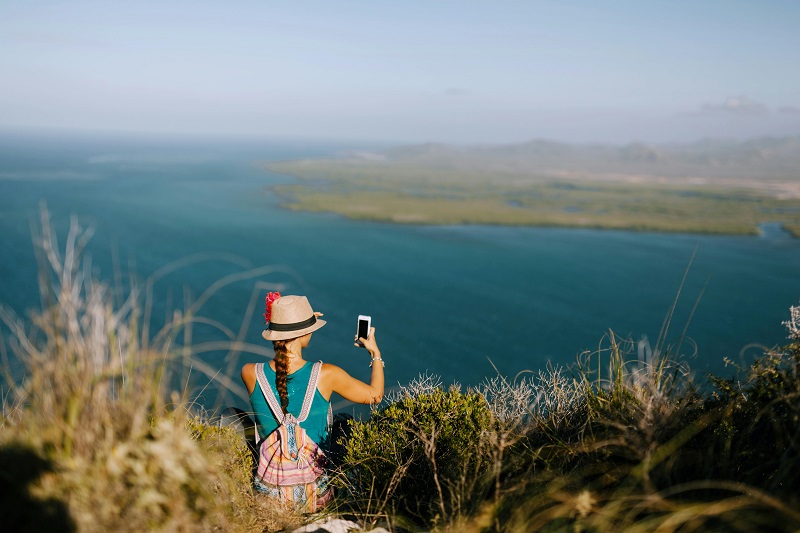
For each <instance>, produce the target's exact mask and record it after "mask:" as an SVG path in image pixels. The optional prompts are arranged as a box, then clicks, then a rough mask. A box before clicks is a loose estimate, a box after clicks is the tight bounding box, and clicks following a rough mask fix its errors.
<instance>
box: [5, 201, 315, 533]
mask: <svg viewBox="0 0 800 533" xmlns="http://www.w3.org/2000/svg"><path fill="white" fill-rule="evenodd" d="M42 215H43V220H42V230H43V235H42V237H41V239H40V240H39V245H40V246H39V248H38V257H39V259H40V263H41V269H40V290H41V296H42V302H43V303H42V308H41V310H39V311H37V312H34V313H33V314H32V317H31V319H30V321H25V320H22V319H21V318H19V317H18V316H16V315H15V314H14V313H13V312H12V311H11V310H9V309H7V308H5V307H0V324H1V325H2V328H1V329H0V334H2V339H0V340H1V341H2V342H0V350H2V352H1V353H0V355H2V357H3V360H4V361H6V363H7V362H8V361H9V360H10V359H11V358H12V357H13V358H15V359H16V360H17V361H19V362H21V363H22V365H23V367H24V373H23V375H21V376H12V375H7V376H6V380H5V382H6V384H7V385H9V386H10V389H9V390H5V391H4V394H3V398H2V417H0V479H2V484H3V489H2V491H3V498H2V499H0V514H2V516H3V521H4V528H8V530H9V531H24V530H32V531H35V530H39V529H43V528H49V529H54V530H59V531H62V530H63V531H71V530H75V531H151V530H155V531H211V530H220V531H265V530H266V531H277V530H279V529H282V528H283V527H286V526H290V525H292V524H298V523H300V522H302V520H303V519H302V517H299V516H297V515H296V514H295V513H293V512H292V511H291V510H288V509H282V508H281V507H280V506H276V505H274V503H273V502H268V501H265V500H264V499H263V498H260V497H257V496H256V495H254V494H253V491H252V489H251V484H250V476H251V458H250V452H249V450H248V448H247V446H246V444H245V443H244V441H243V439H242V438H241V437H240V436H239V435H238V434H237V433H236V432H235V431H233V430H232V429H230V428H218V427H215V426H214V425H213V424H211V423H210V422H211V421H210V420H209V418H208V417H207V416H206V415H205V414H204V411H203V409H202V408H201V406H199V405H196V404H195V403H194V402H193V401H192V399H191V398H188V397H186V395H185V394H184V393H183V392H182V391H181V389H173V388H172V387H171V385H170V384H172V383H175V379H174V377H175V375H176V374H177V373H180V367H181V365H183V364H185V362H186V351H185V349H184V347H181V346H179V343H178V342H177V340H178V339H179V338H180V335H181V332H182V330H184V328H185V327H186V324H187V323H188V322H189V321H191V320H192V317H191V316H190V315H187V314H183V315H179V314H176V318H175V320H174V321H173V322H170V323H167V324H165V325H164V326H163V328H162V329H161V330H160V331H159V332H155V333H154V334H153V335H152V336H147V335H145V334H144V333H143V326H142V324H143V323H144V322H145V319H144V317H145V316H147V313H146V312H145V310H144V309H143V308H142V300H143V295H144V294H145V293H146V292H147V291H146V290H139V289H138V288H137V287H136V286H132V287H130V288H129V290H128V291H127V296H126V298H124V299H123V300H122V301H118V300H119V299H118V298H117V297H116V296H117V291H115V290H111V289H110V288H109V287H108V286H106V285H104V284H102V283H99V282H97V281H95V280H94V279H92V277H91V276H90V272H91V265H90V263H89V262H88V261H82V260H81V251H82V249H83V246H84V245H85V243H86V241H87V240H88V238H89V237H90V233H89V232H84V231H81V230H80V229H79V228H78V226H77V223H74V224H73V225H72V226H71V229H70V233H69V235H68V238H67V243H66V245H65V248H64V250H63V251H60V250H59V249H58V248H57V245H56V239H55V236H54V234H53V232H52V230H51V229H50V225H49V221H48V219H47V213H46V212H43V214H42ZM7 366H9V365H8V364H7Z"/></svg>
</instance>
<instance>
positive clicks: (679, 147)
mask: <svg viewBox="0 0 800 533" xmlns="http://www.w3.org/2000/svg"><path fill="white" fill-rule="evenodd" d="M375 156H379V157H380V158H381V159H383V160H384V161H386V162H392V163H397V164H414V165H422V166H426V167H446V168H464V169H466V168H469V169H473V170H488V171H493V172H508V173H512V174H518V173H532V172H533V173H543V174H555V175H564V174H567V175H569V174H576V173H577V174H595V175H597V174H608V175H614V174H623V175H637V174H641V175H645V176H660V177H684V178H692V177H700V178H704V177H705V178H746V179H779V180H783V179H787V180H800V137H782V138H773V137H763V138H758V139H751V140H747V141H728V140H716V139H710V140H703V141H699V142H695V143H690V144H658V145H653V144H643V143H632V144H627V145H624V146H618V145H617V146H615V145H603V144H588V145H581V144H568V143H562V142H556V141H550V140H533V141H530V142H525V143H517V144H505V145H476V146H456V145H449V144H442V143H426V144H418V145H409V146H400V147H396V148H391V149H388V150H385V151H383V152H381V153H380V154H371V157H370V158H374V157H375Z"/></svg>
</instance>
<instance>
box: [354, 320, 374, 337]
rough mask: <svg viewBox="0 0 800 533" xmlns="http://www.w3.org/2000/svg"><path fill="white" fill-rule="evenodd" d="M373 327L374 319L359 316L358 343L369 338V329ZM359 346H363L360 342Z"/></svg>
mask: <svg viewBox="0 0 800 533" xmlns="http://www.w3.org/2000/svg"><path fill="white" fill-rule="evenodd" d="M370 326H372V317H370V316H367V315H358V327H357V328H356V342H358V339H361V338H364V339H366V338H367V337H369V328H370ZM359 344H361V343H360V342H359Z"/></svg>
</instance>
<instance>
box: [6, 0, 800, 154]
mask: <svg viewBox="0 0 800 533" xmlns="http://www.w3.org/2000/svg"><path fill="white" fill-rule="evenodd" d="M17 127H26V128H28V127H48V128H49V127H59V128H73V127H74V128H82V129H101V130H106V129H111V130H133V131H157V132H192V133H221V134H258V135H270V136H301V137H314V138H337V139H365V140H370V139H373V140H397V141H433V140H439V141H454V142H506V141H523V140H528V139H532V138H552V139H560V140H568V141H581V142H586V141H592V142H594V141H600V142H602V141H610V142H628V141H632V140H643V141H668V140H694V139H698V138H702V137H709V136H715V137H716V136H733V137H752V136H759V135H766V134H772V135H785V134H793V135H797V134H800V1H794V0H786V1H777V0H773V1H770V0H753V1H751V2H744V1H737V0H719V1H703V0H687V1H682V0H668V1H659V0H648V1H643V0H631V1H614V0H604V1H569V0H564V1H538V0H528V1H504V0H486V1H481V2H477V1H455V0H453V1H435V0H404V1H400V0H397V1H388V0H371V1H366V0H364V1H341V0H320V1H302V0H299V1H298V0H293V1H281V2H275V1H268V0H257V1H227V2H224V1H220V0H217V1H213V2H212V1H204V0H192V1H173V0H159V1H150V0H136V1H128V2H117V1H113V0H103V1H98V2H88V1H83V0H78V1H69V2H66V1H41V0H0V128H3V129H8V128H17Z"/></svg>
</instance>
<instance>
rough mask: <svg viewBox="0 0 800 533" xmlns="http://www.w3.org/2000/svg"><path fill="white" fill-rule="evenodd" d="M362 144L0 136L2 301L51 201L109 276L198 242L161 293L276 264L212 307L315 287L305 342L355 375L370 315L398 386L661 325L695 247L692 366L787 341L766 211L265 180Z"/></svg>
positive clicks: (799, 294) (570, 352) (59, 223)
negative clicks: (358, 201) (406, 207)
mask: <svg viewBox="0 0 800 533" xmlns="http://www.w3.org/2000/svg"><path fill="white" fill-rule="evenodd" d="M355 147H356V146H354V145H353V146H348V145H343V144H339V145H336V144H332V143H323V142H299V141H294V142H291V141H279V140H274V141H262V142H258V143H256V142H252V141H248V142H234V141H217V142H211V141H203V140H194V141H176V140H163V139H162V140H155V139H132V138H121V137H111V138H109V137H106V138H89V137H81V138H73V139H67V138H58V137H56V136H49V137H42V136H30V135H29V136H20V135H16V136H12V135H8V134H6V135H3V136H0V238H1V239H2V243H3V252H2V256H0V279H2V282H0V301H2V302H3V303H4V304H6V305H8V306H10V307H12V308H13V309H15V310H17V311H18V312H24V311H25V310H26V309H29V308H31V307H35V306H36V304H37V302H38V292H37V289H36V285H35V282H36V276H35V268H34V256H33V249H32V245H31V229H30V228H31V224H32V222H33V221H35V219H36V213H37V209H38V205H39V203H40V201H42V200H44V201H45V202H46V203H47V206H48V209H49V210H50V211H51V213H52V217H53V221H54V223H55V225H56V227H57V229H58V231H59V234H60V235H62V242H63V236H64V235H65V234H66V227H67V226H68V222H69V217H70V215H72V214H74V215H77V216H78V217H79V219H80V221H81V223H82V225H84V226H91V227H93V228H94V229H95V235H94V237H93V239H92V241H91V243H90V247H89V252H90V253H91V256H92V264H93V269H94V272H95V273H96V274H97V275H98V276H100V277H102V278H104V279H107V280H109V281H110V280H113V276H114V272H115V270H116V271H121V272H123V273H125V274H127V273H128V272H136V273H138V274H139V275H141V276H142V277H145V276H147V275H150V274H152V273H153V272H155V271H157V270H158V269H159V268H160V267H162V266H164V265H167V264H169V263H171V262H174V261H178V260H181V259H183V258H187V257H191V256H193V255H194V254H205V255H204V258H205V260H203V261H196V262H193V263H192V264H190V265H188V266H185V267H184V268H181V269H179V270H177V271H175V272H174V273H172V274H170V275H168V276H166V277H165V278H163V279H161V280H160V281H159V282H158V283H157V285H156V292H157V296H158V300H157V303H156V308H157V309H162V310H165V309H167V308H169V307H175V306H178V305H179V304H180V302H182V301H183V299H184V297H185V296H184V294H185V291H188V292H189V293H190V294H191V296H193V297H197V296H198V295H199V294H201V293H202V292H203V290H204V289H205V288H206V287H208V285H210V284H211V283H213V282H214V281H216V280H218V279H220V278H221V277H222V276H225V275H228V274H231V273H234V272H241V271H243V270H245V269H247V268H252V267H258V266H264V265H274V266H275V271H274V272H271V273H269V274H265V275H262V276H260V277H258V278H255V279H251V280H246V281H242V282H238V283H236V284H233V285H231V286H229V287H227V288H225V289H224V290H223V291H222V292H220V293H219V294H218V295H217V296H215V297H214V298H212V299H211V300H210V301H209V302H208V303H207V304H206V306H205V307H204V314H205V315H207V316H210V317H212V318H214V319H216V320H219V321H221V322H222V323H223V324H225V325H226V326H228V327H230V328H232V329H233V330H234V331H238V330H239V328H240V326H241V323H242V318H243V316H244V315H245V312H246V309H247V306H248V304H249V303H250V301H251V298H254V297H256V298H258V302H259V303H258V307H257V309H256V313H255V315H254V317H253V318H252V320H251V321H250V322H249V323H247V324H246V326H247V327H248V332H247V334H246V336H245V340H246V341H248V342H254V343H262V342H263V341H262V340H261V337H260V330H261V326H262V318H261V316H260V313H261V312H263V311H262V309H261V305H262V304H261V302H263V295H264V293H265V292H266V290H267V288H268V287H270V286H275V285H276V284H280V285H281V286H282V287H283V291H282V292H284V293H285V294H286V293H302V294H307V295H308V296H309V298H310V300H311V302H312V305H313V306H314V307H315V308H316V309H317V310H320V311H322V312H324V313H325V318H326V319H327V320H328V326H326V327H325V328H323V329H322V330H320V331H319V332H317V333H315V335H314V339H313V340H312V343H311V346H310V348H309V349H310V355H311V357H312V358H320V359H323V360H325V361H329V362H334V363H337V364H339V365H341V366H343V367H345V368H346V369H347V370H348V371H350V372H351V373H352V374H354V375H356V376H358V377H361V378H362V379H366V378H367V376H368V370H369V369H368V367H367V363H368V360H367V356H366V354H365V352H363V350H358V349H356V348H354V347H353V346H352V341H351V339H352V336H353V333H354V331H355V323H356V317H357V316H358V315H359V314H370V315H372V317H373V324H374V325H375V326H376V328H377V336H378V340H379V342H380V345H381V349H382V351H383V355H384V359H385V360H386V370H387V380H388V384H390V385H393V384H397V383H405V382H407V381H408V380H409V379H411V378H413V377H415V376H417V375H418V374H419V373H424V372H428V373H432V374H436V375H439V376H441V377H442V380H443V381H444V382H445V383H449V382H453V381H458V382H460V383H462V384H465V385H471V384H477V383H479V382H480V381H481V380H482V379H483V378H485V377H487V376H488V377H491V376H494V375H495V373H496V372H495V369H494V367H493V365H494V366H496V367H497V369H498V370H499V371H500V372H502V373H503V374H505V375H508V376H513V375H515V374H516V373H517V372H520V371H523V370H538V369H541V368H544V367H545V366H546V365H547V364H548V362H552V363H554V364H561V365H568V364H572V363H574V362H575V360H576V356H577V355H578V354H579V353H580V352H582V351H584V350H593V349H596V348H597V346H598V343H599V342H600V341H601V339H602V338H603V336H604V335H605V334H606V333H607V332H608V331H609V330H610V329H611V330H614V332H615V333H616V334H618V335H621V336H631V337H633V338H634V339H637V340H638V339H639V338H641V337H642V336H643V335H647V336H648V337H649V339H650V340H651V342H655V339H656V337H657V336H658V333H659V330H660V328H661V325H662V322H663V320H664V317H665V315H666V313H667V311H668V310H669V308H670V306H671V304H672V302H673V300H674V299H675V297H676V295H677V293H678V290H679V289H680V283H681V278H682V277H683V274H684V270H685V269H686V267H687V265H688V264H689V262H690V259H691V257H692V254H693V253H695V251H696V256H695V259H694V261H693V262H692V264H691V268H690V271H689V274H688V277H687V279H686V283H685V284H684V286H683V288H682V292H681V297H680V300H679V302H678V306H677V310H676V313H675V316H674V318H673V325H672V329H671V331H670V338H671V339H673V340H676V339H678V338H679V337H680V335H681V333H682V331H683V329H684V327H686V326H687V323H688V330H687V334H688V336H689V337H690V338H691V340H692V341H693V342H685V343H683V345H682V350H681V351H682V352H692V351H694V350H695V348H696V352H697V354H696V357H694V358H693V359H691V360H690V365H691V366H692V368H693V369H694V370H695V371H697V372H698V373H701V374H702V373H703V372H706V371H714V372H721V373H726V372H730V371H729V370H726V369H725V367H724V364H723V358H725V357H727V358H729V359H731V360H734V361H741V360H748V359H751V358H752V356H753V355H754V354H756V353H757V352H758V349H756V348H753V347H752V345H763V346H774V345H777V344H781V343H783V342H784V341H785V337H786V333H785V329H784V327H783V326H782V325H781V321H783V320H786V319H787V318H788V308H789V306H790V305H797V304H798V302H800V276H798V272H800V241H798V240H795V239H790V238H785V236H784V235H782V234H781V232H780V231H776V230H775V228H774V227H768V228H766V231H765V232H764V235H763V236H762V237H747V238H743V237H710V236H696V235H670V234H653V233H631V232H620V231H594V230H566V229H541V228H506V227H484V226H458V227H429V226H395V225H388V224H375V223H365V222H354V221H348V220H345V219H342V218H340V217H337V216H334V215H329V214H311V213H295V212H291V211H287V210H283V209H281V208H280V207H278V205H277V199H276V198H275V197H274V196H273V195H272V194H271V192H270V190H269V187H270V186H271V185H273V184H276V183H284V182H287V181H291V180H292V178H290V177H287V176H280V175H275V174H271V173H269V172H267V171H265V170H264V169H263V168H262V167H261V166H260V165H259V163H260V162H263V161H266V160H281V159H293V158H301V157H309V156H323V155H332V154H333V155H335V154H337V153H341V152H342V151H344V150H347V149H350V148H355ZM701 293H702V298H700V295H701ZM698 298H700V300H699V303H698V305H697V309H696V312H695V313H694V316H693V318H692V319H691V322H689V316H690V314H691V311H692V308H693V306H694V305H695V303H696V301H697V300H698ZM196 334H197V338H198V339H203V338H207V337H208V338H211V337H213V336H214V335H215V333H213V332H211V331H208V332H203V331H201V330H198V331H197V333H196ZM203 357H204V358H205V359H206V361H207V362H209V363H211V364H213V365H215V366H216V367H218V368H220V369H222V371H223V373H229V374H230V375H231V376H232V377H233V378H234V379H236V380H238V368H239V365H240V364H241V363H242V362H244V361H247V360H255V359H256V357H254V356H250V355H242V356H241V357H240V358H238V359H237V360H233V361H231V360H228V359H226V355H225V354H216V353H211V354H206V355H204V356H203Z"/></svg>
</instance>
